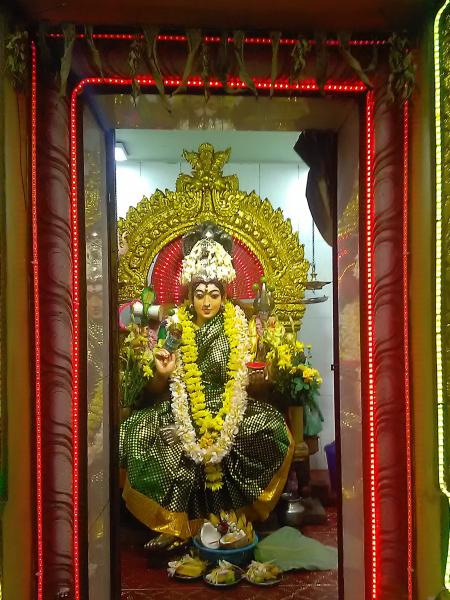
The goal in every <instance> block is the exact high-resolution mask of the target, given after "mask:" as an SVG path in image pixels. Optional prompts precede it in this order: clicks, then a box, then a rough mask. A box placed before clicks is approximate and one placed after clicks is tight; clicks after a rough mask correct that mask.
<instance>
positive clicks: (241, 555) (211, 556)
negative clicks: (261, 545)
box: [193, 534, 259, 567]
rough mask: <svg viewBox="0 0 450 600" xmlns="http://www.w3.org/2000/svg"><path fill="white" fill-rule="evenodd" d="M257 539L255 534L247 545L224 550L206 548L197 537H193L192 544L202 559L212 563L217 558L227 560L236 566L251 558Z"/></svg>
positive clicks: (242, 564)
mask: <svg viewBox="0 0 450 600" xmlns="http://www.w3.org/2000/svg"><path fill="white" fill-rule="evenodd" d="M258 541H259V540H258V536H257V535H256V534H255V538H254V540H253V542H252V543H251V544H249V545H248V546H242V548H233V549H230V550H226V549H223V548H217V549H214V548H206V547H205V546H204V545H203V544H202V543H201V542H200V540H199V539H198V537H195V538H194V539H193V542H194V546H195V547H196V548H197V549H198V551H199V553H200V556H201V558H202V559H203V560H207V561H208V562H210V563H213V564H215V563H217V562H219V560H227V561H228V562H229V563H231V564H232V565H237V566H238V567H242V566H244V565H246V564H248V563H249V562H250V561H251V560H252V559H253V550H254V548H255V546H256V544H257V543H258Z"/></svg>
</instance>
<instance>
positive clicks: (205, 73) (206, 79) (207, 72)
mask: <svg viewBox="0 0 450 600" xmlns="http://www.w3.org/2000/svg"><path fill="white" fill-rule="evenodd" d="M201 77H202V81H203V87H204V90H205V100H206V102H208V100H209V97H210V95H211V93H210V85H209V83H210V80H211V67H210V64H209V53H208V44H207V43H206V42H202V73H201Z"/></svg>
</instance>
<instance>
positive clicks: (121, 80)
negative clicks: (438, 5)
mask: <svg viewBox="0 0 450 600" xmlns="http://www.w3.org/2000/svg"><path fill="white" fill-rule="evenodd" d="M136 81H137V82H138V83H139V85H142V86H154V85H155V80H154V79H153V78H152V77H147V76H141V75H139V76H137V77H136ZM253 82H254V84H255V87H256V88H257V89H263V90H267V91H269V90H270V87H271V85H272V83H271V81H270V79H256V78H255V79H253ZM131 83H132V79H130V78H125V77H87V78H86V79H83V80H82V81H80V83H79V84H78V85H77V87H76V89H77V90H78V92H81V90H82V88H84V87H85V86H86V85H119V86H120V85H124V86H125V85H126V86H129V85H131ZM227 83H228V85H229V86H230V87H231V88H242V89H245V88H246V87H247V85H246V84H245V83H244V82H243V81H241V80H240V79H232V80H230V81H228V82H227ZM181 84H182V80H181V79H180V78H178V77H170V78H167V79H165V80H164V85H166V86H167V87H178V86H179V85H181ZM208 85H209V87H211V88H221V87H222V83H221V82H220V81H217V80H211V81H210V82H209V84H208ZM186 86H187V87H188V88H193V89H195V88H202V87H203V86H204V82H203V80H202V79H200V78H192V79H188V81H187V82H186ZM273 87H274V89H276V90H278V91H295V92H319V91H320V88H319V86H318V85H317V83H316V82H315V81H314V80H304V81H299V82H297V83H289V82H287V81H275V82H274V86H273ZM366 89H367V88H366V85H365V84H364V83H361V82H360V81H350V82H348V83H326V84H325V86H324V91H325V92H337V93H347V94H355V93H361V92H364V91H366ZM78 92H77V93H78Z"/></svg>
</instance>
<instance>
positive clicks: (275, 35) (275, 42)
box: [270, 31, 281, 97]
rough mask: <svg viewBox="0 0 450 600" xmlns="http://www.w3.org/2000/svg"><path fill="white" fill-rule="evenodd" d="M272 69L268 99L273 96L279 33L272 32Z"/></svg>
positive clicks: (276, 73)
mask: <svg viewBox="0 0 450 600" xmlns="http://www.w3.org/2000/svg"><path fill="white" fill-rule="evenodd" d="M270 37H271V39H272V68H271V73H270V97H272V96H273V92H274V87H273V86H274V83H275V80H276V78H277V75H278V50H279V48H280V39H281V31H272V32H271V34H270Z"/></svg>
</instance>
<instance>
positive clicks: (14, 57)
mask: <svg viewBox="0 0 450 600" xmlns="http://www.w3.org/2000/svg"><path fill="white" fill-rule="evenodd" d="M5 50H6V52H5V54H6V60H5V70H6V74H7V76H8V77H9V79H10V81H11V83H12V86H13V87H14V89H15V90H17V91H18V92H22V91H24V90H25V88H26V83H27V80H28V32H27V31H15V32H14V33H11V34H10V35H8V36H7V37H6V45H5Z"/></svg>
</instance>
